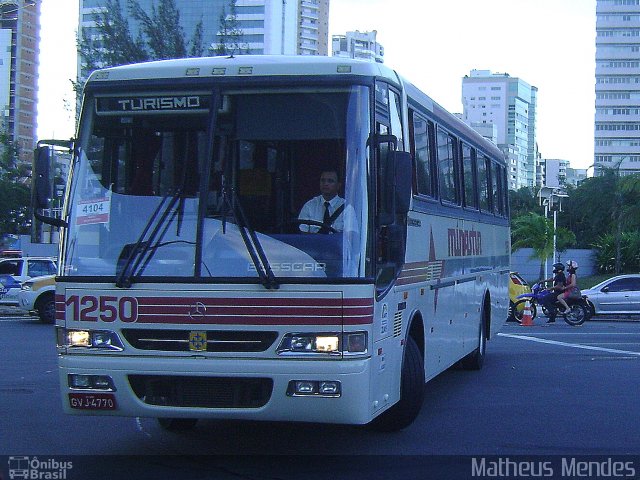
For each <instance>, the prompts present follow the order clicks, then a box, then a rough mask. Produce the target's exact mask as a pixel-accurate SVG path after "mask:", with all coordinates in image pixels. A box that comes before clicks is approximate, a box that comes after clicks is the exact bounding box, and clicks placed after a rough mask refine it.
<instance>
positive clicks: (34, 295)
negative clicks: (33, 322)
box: [18, 275, 56, 323]
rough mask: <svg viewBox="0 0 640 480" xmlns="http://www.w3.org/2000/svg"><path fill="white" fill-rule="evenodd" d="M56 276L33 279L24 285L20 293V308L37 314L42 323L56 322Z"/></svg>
mask: <svg viewBox="0 0 640 480" xmlns="http://www.w3.org/2000/svg"><path fill="white" fill-rule="evenodd" d="M55 296H56V276H55V275H45V276H43V277H36V278H32V279H31V280H27V281H26V282H24V283H23V284H22V289H21V290H20V292H19V293H18V302H19V304H20V308H23V309H25V310H28V311H30V312H36V313H37V314H38V317H40V321H41V322H42V323H55V321H56V300H55Z"/></svg>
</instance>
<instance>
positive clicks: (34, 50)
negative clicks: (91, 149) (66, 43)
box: [0, 0, 41, 164]
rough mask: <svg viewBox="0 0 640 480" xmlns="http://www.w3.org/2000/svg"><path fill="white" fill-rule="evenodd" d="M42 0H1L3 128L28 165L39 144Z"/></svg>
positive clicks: (0, 119)
mask: <svg viewBox="0 0 640 480" xmlns="http://www.w3.org/2000/svg"><path fill="white" fill-rule="evenodd" d="M40 3H41V0H13V1H9V0H6V1H5V0H3V1H0V106H1V107H2V108H1V110H0V129H1V130H2V131H3V132H6V133H7V134H8V136H9V138H11V139H12V141H13V142H14V144H15V145H16V146H17V147H18V149H19V161H20V162H23V163H28V164H30V163H31V159H32V158H33V148H34V147H35V144H36V126H37V120H36V113H37V92H38V88H37V87H38V42H39V38H40Z"/></svg>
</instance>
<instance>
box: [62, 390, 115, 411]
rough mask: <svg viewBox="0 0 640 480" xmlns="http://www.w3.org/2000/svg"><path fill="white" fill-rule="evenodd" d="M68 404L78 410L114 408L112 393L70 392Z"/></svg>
mask: <svg viewBox="0 0 640 480" xmlns="http://www.w3.org/2000/svg"><path fill="white" fill-rule="evenodd" d="M69 405H71V408H77V409H80V410H115V409H116V397H115V395H114V394H113V393H70V394H69Z"/></svg>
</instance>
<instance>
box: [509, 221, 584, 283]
mask: <svg viewBox="0 0 640 480" xmlns="http://www.w3.org/2000/svg"><path fill="white" fill-rule="evenodd" d="M554 233H555V237H556V249H557V250H558V251H562V250H565V249H566V248H568V247H569V246H570V245H572V244H574V243H575V242H576V237H575V235H574V234H573V232H571V231H569V230H567V229H566V228H558V229H557V231H556V232H554V230H553V221H552V220H550V219H548V218H545V217H544V216H543V215H538V214H536V213H529V214H527V215H521V216H520V217H517V218H516V219H514V220H513V228H512V230H511V250H512V251H514V250H517V249H519V248H532V249H533V255H531V258H535V259H538V260H540V274H539V278H540V279H542V278H544V275H545V271H544V263H545V261H546V260H547V258H549V257H550V256H553V237H554ZM554 261H555V259H554Z"/></svg>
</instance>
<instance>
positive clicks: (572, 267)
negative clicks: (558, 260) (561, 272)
mask: <svg viewBox="0 0 640 480" xmlns="http://www.w3.org/2000/svg"><path fill="white" fill-rule="evenodd" d="M577 269H578V262H576V261H575V260H569V261H568V262H567V272H568V273H569V276H568V277H567V285H566V286H565V289H564V295H563V296H562V298H563V299H567V298H571V297H572V296H577V297H578V298H579V297H580V291H579V290H577V292H574V290H576V289H577V287H578V276H577V275H576V270H577Z"/></svg>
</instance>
